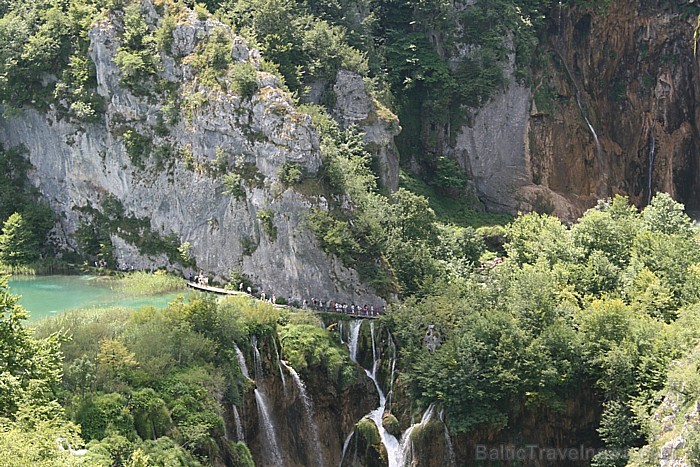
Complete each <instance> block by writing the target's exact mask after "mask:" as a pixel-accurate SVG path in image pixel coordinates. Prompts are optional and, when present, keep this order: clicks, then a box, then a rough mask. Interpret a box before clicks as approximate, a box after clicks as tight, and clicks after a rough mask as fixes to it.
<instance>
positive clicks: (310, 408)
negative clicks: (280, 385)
mask: <svg viewBox="0 0 700 467" xmlns="http://www.w3.org/2000/svg"><path fill="white" fill-rule="evenodd" d="M281 362H282V365H283V366H284V368H285V369H286V370H287V371H288V372H289V374H290V375H292V380H293V381H294V384H295V385H296V387H297V390H298V391H299V396H300V397H301V401H302V403H303V404H304V415H305V417H306V423H307V425H308V428H309V430H310V432H311V438H312V440H311V441H312V446H311V447H312V448H313V450H314V457H315V458H316V463H317V465H318V466H319V467H323V466H324V465H325V462H324V460H323V451H322V450H321V437H320V436H319V434H318V426H317V425H316V422H315V421H314V403H313V401H312V400H311V398H310V397H309V394H308V393H307V391H306V385H305V384H304V382H303V381H302V380H301V378H300V377H299V374H298V373H297V372H296V370H295V369H294V368H292V367H291V366H290V365H289V364H287V362H285V361H284V360H282V361H281Z"/></svg>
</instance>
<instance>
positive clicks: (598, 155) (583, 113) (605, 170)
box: [554, 47, 609, 190]
mask: <svg viewBox="0 0 700 467" xmlns="http://www.w3.org/2000/svg"><path fill="white" fill-rule="evenodd" d="M554 51H555V52H556V53H557V55H558V56H559V60H561V63H562V64H563V65H564V69H565V70H566V74H567V76H568V77H569V81H571V84H573V86H574V90H575V91H576V93H575V97H576V105H578V109H579V111H580V112H581V116H582V117H583V119H584V120H585V121H586V125H588V130H589V131H590V132H591V135H592V136H593V141H595V156H596V159H597V161H598V165H599V166H600V170H601V171H602V174H601V178H602V181H603V183H604V184H605V187H606V190H607V185H608V182H607V178H608V172H609V170H608V168H607V166H606V164H605V161H604V159H603V147H602V146H601V144H600V139H599V138H598V133H596V131H595V128H593V125H592V124H591V121H590V120H589V119H588V113H587V112H586V108H585V107H584V106H583V102H581V90H580V89H579V87H578V83H577V82H576V80H575V79H574V75H573V73H571V70H569V65H568V64H567V63H566V60H564V56H563V55H562V54H561V52H560V51H559V49H558V47H554Z"/></svg>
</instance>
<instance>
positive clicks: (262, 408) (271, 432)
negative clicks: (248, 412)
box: [255, 388, 284, 466]
mask: <svg viewBox="0 0 700 467" xmlns="http://www.w3.org/2000/svg"><path fill="white" fill-rule="evenodd" d="M255 401H256V402H257V403H258V414H259V415H260V416H259V417H258V423H259V425H260V431H262V432H263V433H265V441H266V442H267V446H266V449H265V454H266V456H267V457H269V458H268V459H267V465H274V466H281V465H284V462H283V461H282V451H280V447H279V443H278V442H277V434H276V433H275V426H274V425H273V424H272V418H271V417H270V409H269V407H268V405H267V401H266V400H265V396H264V395H263V393H262V392H260V390H258V389H257V388H256V389H255Z"/></svg>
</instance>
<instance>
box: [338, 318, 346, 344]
mask: <svg viewBox="0 0 700 467" xmlns="http://www.w3.org/2000/svg"><path fill="white" fill-rule="evenodd" d="M344 322H345V321H343V320H342V319H341V320H339V321H338V334H339V335H340V343H341V344H345V341H344V340H343V331H344V330H345V327H344V326H343V323H344Z"/></svg>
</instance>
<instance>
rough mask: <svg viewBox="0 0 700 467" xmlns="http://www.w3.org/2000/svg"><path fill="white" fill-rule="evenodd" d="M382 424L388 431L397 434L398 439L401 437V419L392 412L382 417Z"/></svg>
mask: <svg viewBox="0 0 700 467" xmlns="http://www.w3.org/2000/svg"><path fill="white" fill-rule="evenodd" d="M382 426H383V427H384V429H385V430H386V431H388V432H389V433H391V434H392V435H394V436H396V438H397V439H401V427H400V426H399V421H398V419H397V418H396V417H394V416H393V415H392V414H390V413H385V414H384V416H383V417H382Z"/></svg>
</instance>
